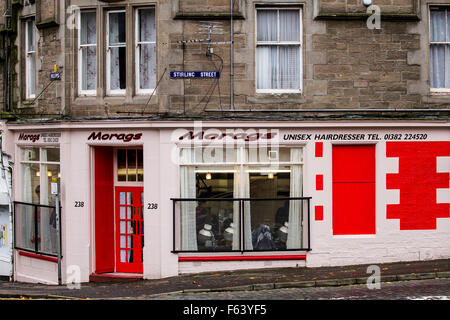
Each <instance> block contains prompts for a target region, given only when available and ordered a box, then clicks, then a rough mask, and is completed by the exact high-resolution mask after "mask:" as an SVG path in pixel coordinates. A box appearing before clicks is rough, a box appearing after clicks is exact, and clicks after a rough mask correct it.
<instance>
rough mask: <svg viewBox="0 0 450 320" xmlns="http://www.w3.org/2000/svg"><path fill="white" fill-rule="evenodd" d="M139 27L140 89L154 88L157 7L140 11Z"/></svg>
mask: <svg viewBox="0 0 450 320" xmlns="http://www.w3.org/2000/svg"><path fill="white" fill-rule="evenodd" d="M139 27H140V30H139V39H138V42H139V84H140V89H152V88H155V87H156V47H155V41H156V32H155V9H145V10H140V11H139ZM149 42H152V43H149Z"/></svg>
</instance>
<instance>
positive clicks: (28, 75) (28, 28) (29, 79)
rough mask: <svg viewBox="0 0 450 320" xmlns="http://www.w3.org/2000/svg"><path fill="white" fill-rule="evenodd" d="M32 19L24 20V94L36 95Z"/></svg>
mask: <svg viewBox="0 0 450 320" xmlns="http://www.w3.org/2000/svg"><path fill="white" fill-rule="evenodd" d="M35 28H36V27H35V23H34V19H29V20H27V21H26V22H25V95H26V98H27V99H34V97H35V96H36V40H35V39H36V37H35Z"/></svg>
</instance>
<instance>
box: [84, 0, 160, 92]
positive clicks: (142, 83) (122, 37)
mask: <svg viewBox="0 0 450 320" xmlns="http://www.w3.org/2000/svg"><path fill="white" fill-rule="evenodd" d="M132 19H133V21H130V20H132ZM104 21H105V23H104V24H99V23H98V21H97V13H96V11H95V9H86V10H81V11H80V14H79V29H78V44H77V46H78V93H79V94H80V95H96V94H97V84H104V85H105V89H106V90H105V91H106V94H107V95H121V96H124V95H125V94H127V92H128V93H130V94H131V92H134V93H136V94H148V93H152V92H153V90H154V88H155V87H156V18H155V8H154V7H142V8H136V9H135V10H134V11H131V10H125V9H114V10H107V11H105V19H104ZM133 22H134V26H135V27H134V28H132V29H133V30H129V29H130V28H127V26H129V25H132V23H133ZM99 34H105V39H104V41H103V44H104V46H103V45H100V46H99V43H98V42H97V41H98V39H101V38H102V37H99ZM133 38H134V42H133V41H130V40H129V39H133ZM130 46H131V48H130ZM102 47H104V50H105V52H104V55H99V48H102ZM99 57H101V59H99ZM102 57H104V60H103V58H102ZM99 64H100V66H103V67H104V68H99ZM129 68H132V72H131V73H132V74H133V75H135V76H134V77H135V79H134V81H130V79H127V74H128V75H129V74H130V71H131V70H129ZM100 71H101V72H100ZM128 86H133V87H132V88H128Z"/></svg>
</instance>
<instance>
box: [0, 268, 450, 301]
mask: <svg viewBox="0 0 450 320" xmlns="http://www.w3.org/2000/svg"><path fill="white" fill-rule="evenodd" d="M376 265H377V266H378V267H379V268H380V269H379V270H380V275H381V280H380V281H381V282H395V281H408V280H425V279H437V278H450V259H444V260H429V261H412V262H395V263H382V264H376ZM369 266H370V265H369V264H367V265H353V266H338V267H319V268H306V267H297V268H276V269H258V270H242V271H227V272H213V273H200V274H190V275H180V276H176V277H170V278H164V279H158V280H142V279H140V280H136V279H134V280H130V281H120V282H118V281H114V279H110V281H109V282H89V283H82V284H81V285H80V287H79V289H70V288H68V287H67V286H66V285H61V286H55V285H44V284H30V283H19V282H10V281H0V299H11V298H13V299H14V298H15V299H53V300H57V299H67V300H79V299H89V300H111V299H112V300H116V299H117V300H134V299H142V298H143V297H150V296H154V297H157V296H159V297H160V298H164V295H167V294H169V293H195V292H221V291H222V292H225V291H257V290H267V289H281V288H305V287H330V286H331V287H336V286H346V285H353V284H365V283H367V281H368V277H371V276H373V275H374V272H373V271H368V267H369ZM371 279H372V277H371ZM369 282H370V280H369Z"/></svg>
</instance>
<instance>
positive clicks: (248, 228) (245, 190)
mask: <svg viewBox="0 0 450 320" xmlns="http://www.w3.org/2000/svg"><path fill="white" fill-rule="evenodd" d="M241 190H242V197H243V198H250V174H249V173H248V167H244V169H243V172H242V188H241ZM251 214H252V213H251V211H250V201H244V248H245V249H246V250H253V244H252V220H251Z"/></svg>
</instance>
